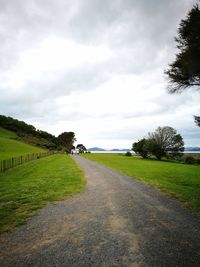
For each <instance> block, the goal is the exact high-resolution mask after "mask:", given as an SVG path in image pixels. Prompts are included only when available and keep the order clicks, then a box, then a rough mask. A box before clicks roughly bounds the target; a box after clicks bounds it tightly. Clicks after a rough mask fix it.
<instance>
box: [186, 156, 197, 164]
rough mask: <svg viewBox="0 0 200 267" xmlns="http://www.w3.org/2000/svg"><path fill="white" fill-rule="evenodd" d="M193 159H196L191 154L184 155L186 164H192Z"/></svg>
mask: <svg viewBox="0 0 200 267" xmlns="http://www.w3.org/2000/svg"><path fill="white" fill-rule="evenodd" d="M195 161H196V160H195V158H194V157H192V156H186V157H185V163H187V164H194V163H195Z"/></svg>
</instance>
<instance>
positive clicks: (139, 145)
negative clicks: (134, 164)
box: [132, 138, 149, 159]
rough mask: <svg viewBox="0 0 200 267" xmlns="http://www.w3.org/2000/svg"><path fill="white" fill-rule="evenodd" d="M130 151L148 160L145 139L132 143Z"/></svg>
mask: <svg viewBox="0 0 200 267" xmlns="http://www.w3.org/2000/svg"><path fill="white" fill-rule="evenodd" d="M132 150H133V151H134V152H135V153H136V154H139V155H140V156H142V157H143V158H144V159H146V158H148V153H149V151H148V142H147V140H146V139H145V138H143V139H141V140H139V141H138V142H135V143H133V146H132Z"/></svg>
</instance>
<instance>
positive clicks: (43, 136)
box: [0, 115, 74, 151]
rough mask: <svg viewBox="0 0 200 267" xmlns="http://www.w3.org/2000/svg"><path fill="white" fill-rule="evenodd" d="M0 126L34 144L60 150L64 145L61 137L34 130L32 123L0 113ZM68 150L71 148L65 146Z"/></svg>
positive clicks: (19, 138)
mask: <svg viewBox="0 0 200 267" xmlns="http://www.w3.org/2000/svg"><path fill="white" fill-rule="evenodd" d="M0 127H3V128H5V129H8V130H11V131H14V132H16V134H17V136H18V138H17V139H18V140H20V141H23V142H25V143H28V144H31V145H34V146H38V147H41V148H44V149H50V150H62V149H63V147H66V144H65V142H64V141H63V140H62V137H60V138H57V137H55V136H54V135H52V134H50V133H48V132H45V131H42V130H36V128H35V127H34V126H33V125H29V124H27V123H25V122H24V121H19V120H16V119H13V118H11V117H6V116H3V115H0ZM71 133H72V132H69V137H67V138H71V137H70V134H71ZM73 134H74V133H73ZM70 150H71V148H68V147H67V151H70Z"/></svg>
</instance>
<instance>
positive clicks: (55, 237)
mask: <svg viewBox="0 0 200 267" xmlns="http://www.w3.org/2000/svg"><path fill="white" fill-rule="evenodd" d="M73 158H74V159H75V161H76V162H77V163H78V164H79V165H80V166H81V168H82V169H83V170H84V172H85V176H86V178H87V189H86V191H85V192H83V193H81V194H79V195H76V196H75V197H74V198H71V199H68V200H66V201H62V202H56V203H54V204H49V205H47V206H46V207H44V208H43V209H42V210H41V212H40V214H39V215H38V216H35V217H33V218H32V219H30V220H29V221H28V222H27V223H26V224H25V225H22V226H20V227H17V228H16V229H14V230H13V231H10V232H9V233H6V234H4V235H3V236H2V237H1V238H0V266H1V267H9V266H12V267H13V266H19V267H23V266H26V267H27V266H41V267H46V266H48V267H51V266H52V267H53V266H69V267H71V266H77V267H82V266H83V267H90V266H92V267H94V266H100V267H101V266H105V267H108V266H132V267H135V266H169V267H174V266H181V267H182V266H187V267H189V266H200V218H199V217H198V216H195V215H193V214H192V213H191V212H190V211H189V210H187V209H185V208H182V207H181V205H180V204H179V203H178V202H177V201H176V200H174V199H172V198H170V197H168V196H166V195H164V194H162V193H160V192H159V191H158V190H157V189H153V188H151V187H150V186H147V185H143V184H141V183H139V182H137V181H136V180H134V179H131V178H129V177H128V176H126V175H122V174H120V173H118V172H116V171H113V170H110V169H108V168H106V167H104V166H102V165H100V164H98V163H95V162H92V161H90V160H87V159H84V158H82V157H80V156H77V155H74V156H73Z"/></svg>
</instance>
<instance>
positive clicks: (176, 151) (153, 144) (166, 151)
mask: <svg viewBox="0 0 200 267" xmlns="http://www.w3.org/2000/svg"><path fill="white" fill-rule="evenodd" d="M148 150H149V152H150V153H151V154H152V155H154V156H156V158H157V159H161V158H162V157H164V156H171V157H175V156H178V155H180V154H181V152H183V151H184V142H183V138H182V136H181V135H180V134H177V131H176V130H175V129H174V128H172V127H169V126H164V127H158V128H157V129H156V130H155V132H153V133H149V138H148Z"/></svg>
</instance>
